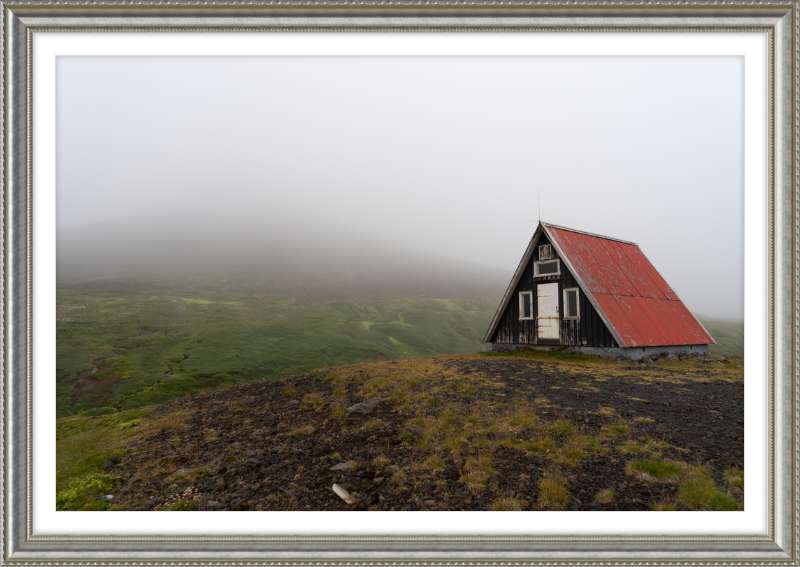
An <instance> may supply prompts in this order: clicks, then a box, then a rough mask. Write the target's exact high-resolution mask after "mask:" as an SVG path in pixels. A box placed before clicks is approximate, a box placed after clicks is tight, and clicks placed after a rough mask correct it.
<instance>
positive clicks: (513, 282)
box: [481, 221, 544, 343]
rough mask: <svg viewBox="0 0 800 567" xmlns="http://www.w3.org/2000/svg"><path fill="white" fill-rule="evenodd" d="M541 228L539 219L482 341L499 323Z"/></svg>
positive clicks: (488, 337)
mask: <svg viewBox="0 0 800 567" xmlns="http://www.w3.org/2000/svg"><path fill="white" fill-rule="evenodd" d="M543 229H544V223H542V222H541V221H539V225H538V226H537V227H536V232H534V233H533V236H532V237H531V241H530V242H529V243H528V247H527V248H526V249H525V253H524V254H523V255H522V260H520V261H519V265H518V266H517V269H516V271H515V272H514V275H513V276H512V278H511V283H509V284H508V289H506V292H505V294H503V299H502V301H500V307H498V308H497V311H496V312H495V314H494V317H493V318H492V322H491V324H490V325H489V330H488V331H486V336H485V337H483V341H481V342H482V343H488V342H489V341H490V340H491V338H492V335H493V334H494V332H495V330H496V329H497V325H498V324H499V323H500V318H501V317H502V316H503V312H504V311H505V310H506V307H508V303H509V302H510V301H511V296H512V295H513V294H514V289H515V288H516V287H517V284H518V283H519V280H520V279H521V278H522V272H524V271H525V265H526V264H527V263H528V261H529V260H530V258H531V256H532V255H533V249H534V248H535V247H536V243H537V242H538V241H539V238H540V237H541V235H542V231H543Z"/></svg>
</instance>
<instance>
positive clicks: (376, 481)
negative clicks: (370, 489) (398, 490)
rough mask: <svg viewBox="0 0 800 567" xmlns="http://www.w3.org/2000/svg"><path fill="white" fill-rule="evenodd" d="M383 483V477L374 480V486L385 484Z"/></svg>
mask: <svg viewBox="0 0 800 567" xmlns="http://www.w3.org/2000/svg"><path fill="white" fill-rule="evenodd" d="M383 481H384V478H383V477H382V476H379V477H376V478H373V479H372V484H374V485H375V486H380V485H381V484H383Z"/></svg>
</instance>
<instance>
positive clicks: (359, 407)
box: [345, 398, 383, 413]
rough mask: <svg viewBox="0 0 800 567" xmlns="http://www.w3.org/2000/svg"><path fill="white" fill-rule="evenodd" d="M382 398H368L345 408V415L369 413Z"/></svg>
mask: <svg viewBox="0 0 800 567" xmlns="http://www.w3.org/2000/svg"><path fill="white" fill-rule="evenodd" d="M382 399H383V398H370V399H368V400H366V401H363V402H361V403H358V404H355V405H352V406H350V407H349V408H347V410H345V411H347V413H370V412H371V411H372V410H374V409H375V406H377V405H378V403H379V402H380V401H381V400H382Z"/></svg>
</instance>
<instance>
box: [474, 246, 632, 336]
mask: <svg viewBox="0 0 800 567" xmlns="http://www.w3.org/2000/svg"><path fill="white" fill-rule="evenodd" d="M545 244H550V241H549V239H548V238H547V235H545V234H542V235H541V237H540V238H539V241H538V242H537V244H536V247H535V248H534V250H533V257H532V258H531V260H530V261H529V262H528V264H527V265H526V266H525V270H524V271H523V273H522V277H521V278H520V280H519V282H518V283H517V286H516V288H515V289H514V293H513V295H512V296H511V299H510V301H509V302H508V306H507V307H506V309H505V311H504V312H503V314H502V315H501V317H500V321H499V322H498V324H497V328H496V329H495V331H494V333H493V334H492V339H491V341H490V342H492V343H502V344H523V345H535V344H541V345H583V346H598V347H615V346H617V343H616V341H614V339H613V337H612V336H611V333H610V332H609V331H608V328H607V327H606V325H605V323H603V320H602V319H601V318H600V316H599V315H598V314H597V311H596V310H595V308H594V307H593V306H592V303H591V302H590V301H589V299H588V298H587V297H586V294H585V293H583V290H581V289H579V291H578V296H579V300H578V301H579V314H580V318H579V319H564V318H563V316H564V293H563V291H564V288H570V287H575V288H577V287H579V286H578V282H577V281H576V280H575V278H574V276H573V275H572V273H571V272H570V271H569V269H568V268H567V266H566V265H565V264H564V262H563V261H561V262H560V264H561V274H560V275H554V276H538V277H536V278H534V276H533V262H534V261H537V260H539V246H542V245H545ZM551 251H552V254H551V258H558V253H557V252H556V250H555V247H551ZM559 260H561V259H560V258H559ZM553 282H558V312H559V314H560V316H561V320H560V321H559V330H560V333H559V334H560V339H559V340H538V337H537V332H536V319H526V320H520V318H519V294H520V292H522V291H532V292H533V293H532V294H531V296H532V300H533V305H532V308H533V314H534V316H535V315H536V313H537V308H538V305H537V304H536V285H537V284H540V283H553Z"/></svg>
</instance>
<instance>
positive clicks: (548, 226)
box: [539, 221, 639, 248]
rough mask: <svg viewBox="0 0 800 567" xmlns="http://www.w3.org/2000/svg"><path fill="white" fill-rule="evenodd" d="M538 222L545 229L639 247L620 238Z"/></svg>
mask: <svg viewBox="0 0 800 567" xmlns="http://www.w3.org/2000/svg"><path fill="white" fill-rule="evenodd" d="M539 222H541V223H542V224H543V225H544V226H546V227H547V228H557V229H559V230H566V231H568V232H576V233H578V234H585V235H587V236H593V237H595V238H602V239H604V240H614V241H616V242H622V243H623V244H631V245H633V246H636V247H637V248H638V247H639V245H638V244H636V243H635V242H631V241H630V240H622V239H621V238H614V237H613V236H603V235H602V234H595V233H593V232H586V231H585V230H578V229H575V228H569V227H566V226H559V225H557V224H551V223H549V222H545V221H539Z"/></svg>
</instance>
